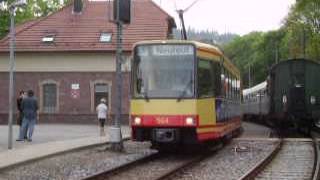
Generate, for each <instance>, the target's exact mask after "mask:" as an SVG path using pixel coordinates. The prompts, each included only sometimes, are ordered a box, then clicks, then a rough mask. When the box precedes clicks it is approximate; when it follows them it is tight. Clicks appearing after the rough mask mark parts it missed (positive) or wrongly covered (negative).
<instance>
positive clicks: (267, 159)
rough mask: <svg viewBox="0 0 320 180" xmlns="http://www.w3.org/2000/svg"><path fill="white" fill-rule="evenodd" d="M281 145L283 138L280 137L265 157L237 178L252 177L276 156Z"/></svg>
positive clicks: (246, 178)
mask: <svg viewBox="0 0 320 180" xmlns="http://www.w3.org/2000/svg"><path fill="white" fill-rule="evenodd" d="M282 145H283V139H282V138H280V140H279V142H278V144H277V146H276V147H275V148H274V149H273V151H272V152H270V153H269V154H268V156H267V157H265V158H264V159H262V160H261V161H259V162H258V163H257V164H256V165H255V166H254V167H252V168H251V169H250V170H249V171H247V173H246V174H244V175H243V176H241V177H240V178H239V179H238V180H250V179H254V178H255V177H256V176H257V175H258V174H259V173H260V172H262V171H263V170H264V169H265V167H266V166H267V165H269V164H270V162H271V161H272V160H273V159H274V158H275V157H276V155H277V154H278V152H279V151H280V150H281V148H282Z"/></svg>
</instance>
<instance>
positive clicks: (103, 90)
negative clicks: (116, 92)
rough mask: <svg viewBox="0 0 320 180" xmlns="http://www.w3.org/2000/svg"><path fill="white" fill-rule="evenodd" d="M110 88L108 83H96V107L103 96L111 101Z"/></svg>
mask: <svg viewBox="0 0 320 180" xmlns="http://www.w3.org/2000/svg"><path fill="white" fill-rule="evenodd" d="M108 89H109V87H108V84H105V83H98V84H95V85H94V107H97V105H98V104H99V103H100V100H101V99H102V98H105V99H106V100H107V103H109V99H108V97H109V92H108Z"/></svg>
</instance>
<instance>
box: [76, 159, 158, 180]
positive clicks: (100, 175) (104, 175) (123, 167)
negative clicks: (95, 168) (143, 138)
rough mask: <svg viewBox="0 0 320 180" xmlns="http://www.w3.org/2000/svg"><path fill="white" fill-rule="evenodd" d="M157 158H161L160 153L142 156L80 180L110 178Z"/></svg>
mask: <svg viewBox="0 0 320 180" xmlns="http://www.w3.org/2000/svg"><path fill="white" fill-rule="evenodd" d="M159 157H161V154H160V153H154V154H150V155H147V156H144V157H142V158H139V159H137V160H135V161H131V162H129V163H125V164H122V165H120V166H117V167H114V168H112V169H110V170H104V171H100V172H97V173H95V174H93V175H90V176H87V177H84V178H82V180H98V179H106V178H110V177H111V176H112V175H115V174H119V173H121V172H124V171H127V170H128V169H130V168H133V167H135V166H137V165H139V164H141V163H145V162H149V161H152V160H154V159H157V158H159Z"/></svg>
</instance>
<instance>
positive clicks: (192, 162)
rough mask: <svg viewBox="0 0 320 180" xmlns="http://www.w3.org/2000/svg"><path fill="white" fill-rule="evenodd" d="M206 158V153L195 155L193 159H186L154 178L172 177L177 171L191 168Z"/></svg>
mask: <svg viewBox="0 0 320 180" xmlns="http://www.w3.org/2000/svg"><path fill="white" fill-rule="evenodd" d="M206 158H208V155H207V156H206V155H202V156H199V157H195V158H194V159H192V160H190V161H187V162H185V163H183V164H182V165H180V166H177V167H175V168H174V169H172V170H170V171H168V172H167V173H165V174H163V175H161V176H160V177H158V178H156V180H164V179H174V176H175V175H177V174H178V173H179V172H181V171H182V170H183V169H187V168H191V167H192V166H194V165H196V164H198V163H199V162H201V161H203V160H204V159H206Z"/></svg>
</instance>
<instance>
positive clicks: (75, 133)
mask: <svg viewBox="0 0 320 180" xmlns="http://www.w3.org/2000/svg"><path fill="white" fill-rule="evenodd" d="M125 129H126V131H128V126H126V127H125ZM18 131H19V127H18V126H16V125H14V126H13V149H20V148H24V147H28V146H32V145H33V144H40V143H48V142H54V141H64V140H74V139H79V138H87V137H95V136H99V129H98V126H97V125H70V124H39V125H36V127H35V130H34V133H33V138H32V140H33V141H32V142H17V141H16V139H17V137H18V134H19V132H18ZM107 131H108V130H107ZM7 150H8V126H7V125H1V126H0V152H3V151H7Z"/></svg>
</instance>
